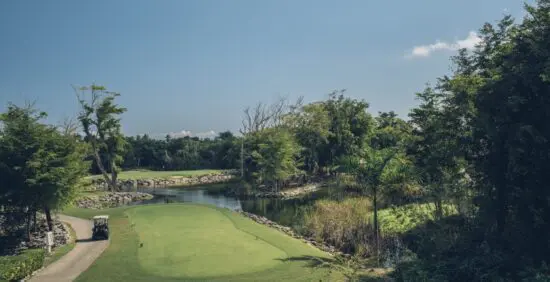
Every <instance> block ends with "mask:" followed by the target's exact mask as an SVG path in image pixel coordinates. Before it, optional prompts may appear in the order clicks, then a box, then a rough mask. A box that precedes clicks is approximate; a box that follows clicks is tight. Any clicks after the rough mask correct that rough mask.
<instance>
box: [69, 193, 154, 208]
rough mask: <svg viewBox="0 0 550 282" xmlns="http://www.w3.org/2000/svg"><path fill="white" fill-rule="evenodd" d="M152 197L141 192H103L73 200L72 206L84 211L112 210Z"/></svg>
mask: <svg viewBox="0 0 550 282" xmlns="http://www.w3.org/2000/svg"><path fill="white" fill-rule="evenodd" d="M152 198H153V195H151V194H148V193H141V192H104V193H102V194H99V195H86V196H82V197H79V198H78V199H76V200H75V202H74V205H75V206H76V207H78V208H84V209H103V208H113V207H118V206H122V205H126V204H129V203H131V202H136V201H143V200H149V199H152Z"/></svg>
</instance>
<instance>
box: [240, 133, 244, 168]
mask: <svg viewBox="0 0 550 282" xmlns="http://www.w3.org/2000/svg"><path fill="white" fill-rule="evenodd" d="M243 138H244V136H243ZM241 178H244V139H243V140H241Z"/></svg>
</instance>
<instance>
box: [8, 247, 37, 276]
mask: <svg viewBox="0 0 550 282" xmlns="http://www.w3.org/2000/svg"><path fill="white" fill-rule="evenodd" d="M44 257H45V251H44V250H43V249H31V250H26V251H24V252H22V253H21V254H19V255H17V256H5V257H0V281H14V280H20V279H23V278H25V277H27V276H29V275H30V274H32V273H33V271H35V270H37V269H39V268H41V267H42V265H43V263H44Z"/></svg>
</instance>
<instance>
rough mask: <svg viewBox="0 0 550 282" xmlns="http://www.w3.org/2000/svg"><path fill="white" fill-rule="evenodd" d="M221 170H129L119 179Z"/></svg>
mask: <svg viewBox="0 0 550 282" xmlns="http://www.w3.org/2000/svg"><path fill="white" fill-rule="evenodd" d="M221 172H222V171H221V170H215V169H202V170H178V171H152V170H127V171H123V172H121V173H120V174H119V175H118V178H119V179H146V178H147V179H151V178H157V179H158V178H170V177H174V176H183V177H191V176H201V175H207V174H215V173H221ZM101 177H102V176H101V175H93V176H89V177H88V178H101Z"/></svg>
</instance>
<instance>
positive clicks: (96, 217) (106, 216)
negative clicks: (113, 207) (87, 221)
mask: <svg viewBox="0 0 550 282" xmlns="http://www.w3.org/2000/svg"><path fill="white" fill-rule="evenodd" d="M92 218H93V219H109V216H108V215H96V216H94V217H92Z"/></svg>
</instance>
